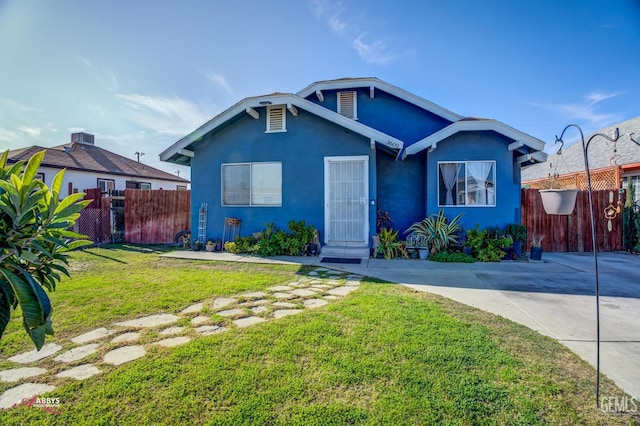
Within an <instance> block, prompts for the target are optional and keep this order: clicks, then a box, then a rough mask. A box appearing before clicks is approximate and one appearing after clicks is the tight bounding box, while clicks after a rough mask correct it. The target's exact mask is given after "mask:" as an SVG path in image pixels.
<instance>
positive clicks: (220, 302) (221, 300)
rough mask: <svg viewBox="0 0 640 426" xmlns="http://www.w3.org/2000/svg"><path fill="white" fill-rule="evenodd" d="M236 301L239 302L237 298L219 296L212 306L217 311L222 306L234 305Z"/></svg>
mask: <svg viewBox="0 0 640 426" xmlns="http://www.w3.org/2000/svg"><path fill="white" fill-rule="evenodd" d="M236 302H237V300H236V299H232V298H230V297H218V298H217V299H216V300H214V301H213V304H212V305H211V308H212V309H213V310H214V311H216V310H219V309H222V308H226V307H227V306H229V305H232V304H234V303H236Z"/></svg>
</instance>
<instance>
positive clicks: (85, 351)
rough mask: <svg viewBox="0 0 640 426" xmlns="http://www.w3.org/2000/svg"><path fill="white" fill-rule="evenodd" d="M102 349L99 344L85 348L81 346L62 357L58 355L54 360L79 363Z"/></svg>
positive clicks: (92, 344)
mask: <svg viewBox="0 0 640 426" xmlns="http://www.w3.org/2000/svg"><path fill="white" fill-rule="evenodd" d="M99 347H100V344H99V343H91V344H88V345H85V346H79V347H77V348H73V349H71V350H69V351H67V352H65V353H63V354H61V355H58V356H57V357H55V358H54V359H53V360H54V361H58V362H74V361H78V360H80V359H82V358H85V357H87V356H89V355H91V354H94V353H96V352H98V348H99Z"/></svg>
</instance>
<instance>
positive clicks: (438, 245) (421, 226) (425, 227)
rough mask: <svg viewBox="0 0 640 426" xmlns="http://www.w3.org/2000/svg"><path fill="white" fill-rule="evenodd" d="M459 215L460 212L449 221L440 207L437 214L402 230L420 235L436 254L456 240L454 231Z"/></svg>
mask: <svg viewBox="0 0 640 426" xmlns="http://www.w3.org/2000/svg"><path fill="white" fill-rule="evenodd" d="M461 217H462V213H460V214H459V215H457V216H456V217H454V218H453V219H452V220H451V221H449V220H448V219H447V217H446V216H445V215H444V210H443V209H440V211H439V212H438V214H437V215H431V216H429V217H427V218H425V219H422V220H421V221H420V222H415V223H414V224H413V225H411V226H410V227H409V229H407V230H406V231H404V232H405V233H407V232H413V233H414V234H416V235H418V236H420V237H421V238H422V239H423V240H424V244H425V245H426V247H428V248H429V251H430V252H431V253H433V254H436V253H437V252H439V251H441V250H446V249H447V247H449V246H450V245H453V244H455V243H456V242H457V240H456V233H457V232H458V230H459V228H460V223H459V220H460V218H461Z"/></svg>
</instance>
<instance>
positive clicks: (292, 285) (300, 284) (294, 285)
mask: <svg viewBox="0 0 640 426" xmlns="http://www.w3.org/2000/svg"><path fill="white" fill-rule="evenodd" d="M289 286H290V287H295V288H305V287H309V284H307V283H289Z"/></svg>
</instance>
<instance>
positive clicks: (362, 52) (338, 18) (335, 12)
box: [311, 0, 396, 65]
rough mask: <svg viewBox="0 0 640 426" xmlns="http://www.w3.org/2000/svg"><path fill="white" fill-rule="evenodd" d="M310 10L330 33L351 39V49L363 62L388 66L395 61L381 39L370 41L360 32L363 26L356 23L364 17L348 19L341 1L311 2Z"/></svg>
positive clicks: (368, 26) (369, 25) (314, 0)
mask: <svg viewBox="0 0 640 426" xmlns="http://www.w3.org/2000/svg"><path fill="white" fill-rule="evenodd" d="M311 8H312V10H313V13H314V14H315V16H316V18H317V19H320V20H322V21H324V22H325V23H326V24H327V26H328V27H329V29H330V30H331V31H332V32H334V33H336V34H338V35H340V36H343V37H345V38H347V37H348V38H350V39H352V41H351V47H352V48H353V49H355V51H356V52H357V53H358V56H359V57H360V58H361V59H362V60H364V61H365V62H367V63H370V64H375V65H388V64H390V63H391V62H393V61H394V60H396V57H395V56H394V55H392V54H391V53H389V49H388V47H387V44H386V43H385V42H384V41H383V40H382V39H379V38H378V39H370V37H367V34H366V33H364V32H362V27H363V25H358V21H363V20H364V17H360V18H358V19H355V18H352V17H349V16H348V15H347V10H346V7H345V6H344V5H343V3H342V2H341V1H333V0H312V1H311ZM366 26H367V28H370V27H371V23H370V22H367V24H366Z"/></svg>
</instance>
